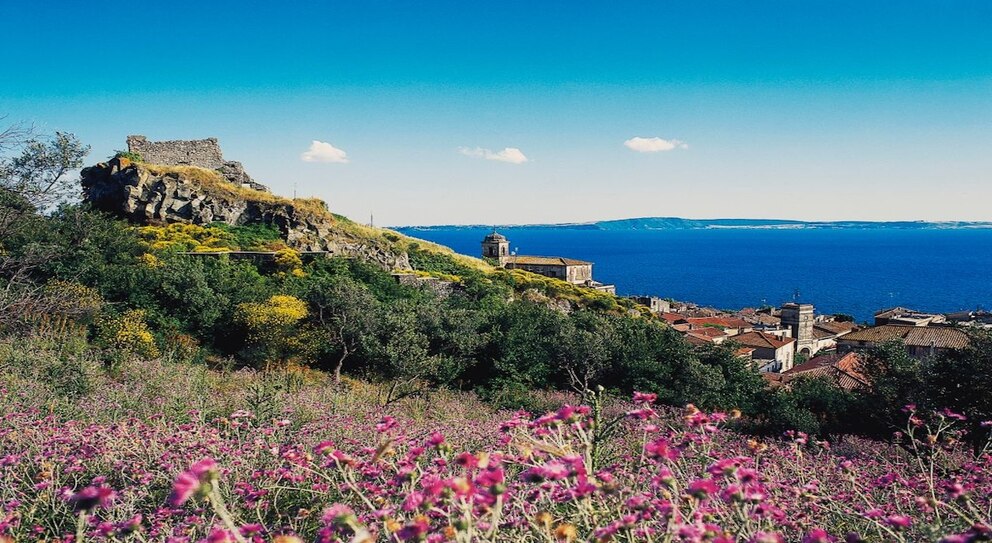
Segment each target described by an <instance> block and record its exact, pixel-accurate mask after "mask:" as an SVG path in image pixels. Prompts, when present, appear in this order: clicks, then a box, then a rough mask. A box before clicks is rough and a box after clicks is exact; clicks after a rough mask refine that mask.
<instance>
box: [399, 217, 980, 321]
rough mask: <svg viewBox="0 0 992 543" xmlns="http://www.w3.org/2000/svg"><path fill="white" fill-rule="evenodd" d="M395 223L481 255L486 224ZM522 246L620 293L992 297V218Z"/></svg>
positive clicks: (863, 315)
mask: <svg viewBox="0 0 992 543" xmlns="http://www.w3.org/2000/svg"><path fill="white" fill-rule="evenodd" d="M397 230H399V231H401V232H403V233H405V234H407V235H410V236H414V237H418V238H422V239H426V240H429V241H433V242H437V243H440V244H442V245H447V246H449V247H451V248H452V249H454V250H455V251H457V252H459V253H462V254H466V255H471V256H478V255H479V254H480V252H481V251H480V243H481V241H482V238H483V237H484V236H485V235H486V234H488V233H489V232H491V231H492V228H483V227H463V226H456V227H429V228H417V227H404V228H398V229H397ZM499 231H500V233H502V234H504V235H506V236H507V237H508V238H509V240H510V249H511V251H515V252H516V253H517V254H526V255H541V256H566V257H570V258H577V259H581V260H588V261H591V262H593V276H594V278H595V279H596V280H597V281H600V282H603V283H610V284H614V285H616V287H617V294H620V295H632V294H638V295H654V296H660V297H665V298H673V299H676V300H679V301H688V302H694V303H697V304H699V305H701V306H709V307H716V308H720V309H731V310H736V309H740V308H744V307H760V306H763V305H779V304H782V303H784V302H790V301H800V302H804V303H812V304H814V305H815V307H816V311H817V312H818V313H824V314H832V313H847V314H850V315H853V316H854V317H855V318H856V319H857V320H858V321H868V320H870V319H871V317H872V315H874V313H875V312H876V311H878V310H879V309H883V308H888V307H893V306H904V307H909V308H912V309H916V310H919V311H927V312H952V311H960V310H970V309H989V308H992V229H905V230H903V229H889V228H883V229H872V228H867V229H857V228H851V229H848V228H843V229H829V228H825V229H816V228H795V229H790V228H783V229H763V228H703V229H660V230H597V229H585V228H574V227H547V226H541V227H508V228H500V229H499Z"/></svg>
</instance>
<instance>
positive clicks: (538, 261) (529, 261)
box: [507, 255, 592, 266]
mask: <svg viewBox="0 0 992 543" xmlns="http://www.w3.org/2000/svg"><path fill="white" fill-rule="evenodd" d="M507 263H508V264H511V265H517V264H520V265H523V266H589V265H591V264H592V262H586V261H585V260H576V259H574V258H565V257H562V256H531V255H517V256H511V257H509V258H508V259H507Z"/></svg>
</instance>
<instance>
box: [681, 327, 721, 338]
mask: <svg viewBox="0 0 992 543" xmlns="http://www.w3.org/2000/svg"><path fill="white" fill-rule="evenodd" d="M689 333H690V334H696V335H699V336H706V337H724V336H726V335H727V334H726V332H724V331H723V330H721V329H719V328H712V327H709V326H707V327H705V328H692V329H691V331H690V332H689Z"/></svg>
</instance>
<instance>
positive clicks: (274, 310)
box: [235, 294, 308, 367]
mask: <svg viewBox="0 0 992 543" xmlns="http://www.w3.org/2000/svg"><path fill="white" fill-rule="evenodd" d="M307 314H308V311H307V304H306V303H304V302H303V301H302V300H300V299H299V298H296V297H294V296H288V295H285V294H277V295H275V296H272V297H270V298H269V299H268V300H266V301H264V302H260V303H256V302H248V303H243V304H240V305H238V309H237V313H236V314H235V321H236V322H238V323H240V324H241V325H243V326H244V327H245V329H246V330H247V332H248V342H249V344H250V345H251V346H252V347H254V348H255V349H256V352H258V353H259V354H260V355H261V356H263V357H264V360H263V362H264V366H265V367H269V366H271V365H272V363H273V362H276V363H278V364H279V365H282V364H283V363H284V362H285V360H286V359H287V358H288V357H289V356H291V355H292V354H294V353H298V352H300V351H301V350H302V349H303V348H304V347H305V345H304V344H305V343H306V342H305V341H303V340H302V339H303V338H302V336H301V334H300V332H299V331H298V330H297V324H298V323H299V322H300V321H302V320H303V319H305V318H306V317H307Z"/></svg>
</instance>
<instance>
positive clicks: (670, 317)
mask: <svg viewBox="0 0 992 543" xmlns="http://www.w3.org/2000/svg"><path fill="white" fill-rule="evenodd" d="M658 316H659V317H661V318H663V319H665V320H666V321H668V322H669V323H672V324H675V323H676V322H681V321H684V320H685V317H683V316H682V315H680V314H678V313H658Z"/></svg>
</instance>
